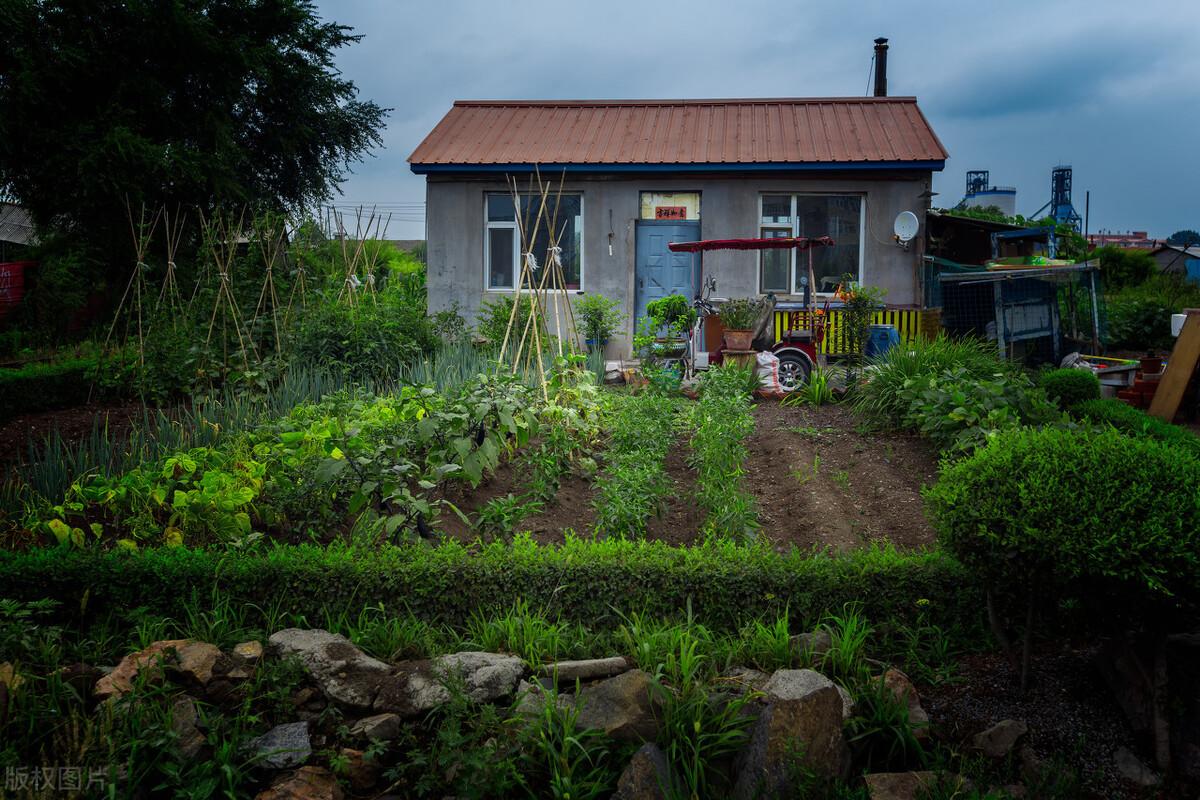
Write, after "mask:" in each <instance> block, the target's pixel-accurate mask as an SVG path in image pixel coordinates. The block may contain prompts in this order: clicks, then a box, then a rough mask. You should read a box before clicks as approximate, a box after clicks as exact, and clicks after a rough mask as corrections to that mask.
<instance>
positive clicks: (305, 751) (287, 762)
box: [247, 722, 312, 769]
mask: <svg viewBox="0 0 1200 800" xmlns="http://www.w3.org/2000/svg"><path fill="white" fill-rule="evenodd" d="M247 749H249V750H252V751H253V752H254V756H255V758H254V763H255V765H256V766H260V767H265V768H267V769H289V768H290V767H298V766H300V765H301V764H303V763H304V762H305V761H307V760H308V757H309V756H311V755H312V743H311V742H310V741H309V738H308V723H307V722H288V723H285V724H283V725H276V726H275V727H274V728H271V730H269V731H267V732H266V733H264V734H263V735H262V736H259V737H258V738H256V739H251V740H250V742H249V743H248V744H247Z"/></svg>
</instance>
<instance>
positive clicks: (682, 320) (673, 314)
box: [646, 294, 696, 335]
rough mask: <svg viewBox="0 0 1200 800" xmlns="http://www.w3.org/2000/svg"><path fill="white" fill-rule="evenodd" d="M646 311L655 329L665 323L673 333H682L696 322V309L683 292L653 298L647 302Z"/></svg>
mask: <svg viewBox="0 0 1200 800" xmlns="http://www.w3.org/2000/svg"><path fill="white" fill-rule="evenodd" d="M646 313H647V314H648V315H649V317H650V319H651V320H652V321H653V323H654V325H653V327H654V329H655V330H657V329H658V328H661V327H663V326H664V325H665V326H666V327H667V329H668V330H669V331H670V333H671V334H672V335H678V334H682V333H684V332H686V331H687V330H688V328H690V327H692V325H694V324H696V309H694V308H692V304H691V303H689V302H688V299H687V298H686V297H684V296H683V295H681V294H669V295H667V296H666V297H660V298H658V299H657V300H651V301H650V302H649V303H647V304H646Z"/></svg>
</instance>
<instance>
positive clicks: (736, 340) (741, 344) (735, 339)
mask: <svg viewBox="0 0 1200 800" xmlns="http://www.w3.org/2000/svg"><path fill="white" fill-rule="evenodd" d="M753 341H754V331H731V330H728V329H726V330H725V349H726V350H738V351H741V352H745V351H747V350H749V349H751V344H752V343H753Z"/></svg>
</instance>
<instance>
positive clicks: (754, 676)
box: [721, 667, 771, 693]
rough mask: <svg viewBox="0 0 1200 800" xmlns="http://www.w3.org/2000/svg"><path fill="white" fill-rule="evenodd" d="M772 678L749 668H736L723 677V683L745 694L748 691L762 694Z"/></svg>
mask: <svg viewBox="0 0 1200 800" xmlns="http://www.w3.org/2000/svg"><path fill="white" fill-rule="evenodd" d="M770 677H771V676H770V675H768V674H767V673H765V672H759V671H758V670H756V669H750V668H749V667H734V668H733V669H731V670H728V671H726V672H725V673H724V674H723V675H722V676H721V682H722V683H726V684H729V685H732V686H733V687H735V688H739V689H741V690H742V691H743V693H744V692H746V691H755V692H760V691H762V687H763V686H764V685H766V683H767V680H768V679H770Z"/></svg>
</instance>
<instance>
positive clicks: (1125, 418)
mask: <svg viewBox="0 0 1200 800" xmlns="http://www.w3.org/2000/svg"><path fill="white" fill-rule="evenodd" d="M1071 414H1072V415H1073V416H1075V417H1078V418H1080V419H1086V420H1088V421H1090V422H1094V423H1097V424H1100V425H1111V426H1112V427H1114V428H1116V429H1117V430H1118V431H1120V432H1121V433H1123V434H1125V435H1127V436H1135V437H1138V438H1146V439H1157V440H1158V441H1160V442H1165V443H1166V444H1170V445H1174V446H1175V447H1179V448H1181V449H1183V450H1186V451H1188V452H1190V453H1192V454H1193V455H1196V456H1200V437H1198V436H1196V434H1194V433H1192V432H1191V431H1189V430H1187V429H1186V428H1181V427H1179V426H1178V425H1174V424H1172V423H1170V422H1163V421H1162V420H1161V419H1159V418H1158V417H1152V416H1150V415H1149V414H1147V413H1146V412H1145V411H1141V410H1140V409H1136V408H1134V407H1133V406H1131V405H1128V404H1126V403H1122V402H1121V401H1120V400H1113V399H1111V398H1105V399H1103V400H1088V401H1086V402H1083V403H1079V404H1078V405H1076V406H1074V407H1072V408H1071Z"/></svg>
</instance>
